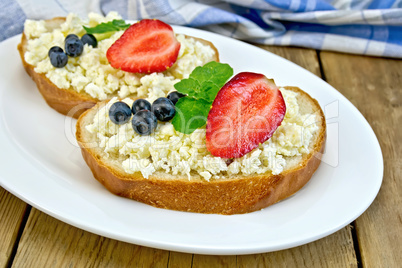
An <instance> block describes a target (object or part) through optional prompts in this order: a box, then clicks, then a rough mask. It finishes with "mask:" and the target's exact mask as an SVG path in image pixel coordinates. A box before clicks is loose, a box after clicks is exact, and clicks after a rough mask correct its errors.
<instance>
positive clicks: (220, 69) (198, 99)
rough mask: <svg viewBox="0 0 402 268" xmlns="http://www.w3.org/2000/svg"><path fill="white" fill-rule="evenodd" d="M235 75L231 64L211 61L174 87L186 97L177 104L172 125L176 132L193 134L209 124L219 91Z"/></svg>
mask: <svg viewBox="0 0 402 268" xmlns="http://www.w3.org/2000/svg"><path fill="white" fill-rule="evenodd" d="M232 75H233V69H232V67H230V66H229V64H224V63H219V62H215V61H211V62H209V63H207V64H205V65H204V66H202V67H201V66H199V67H197V68H195V69H194V70H193V72H192V73H191V74H190V76H189V78H187V79H183V80H181V81H180V82H178V83H176V84H175V85H174V87H175V89H176V90H177V91H178V92H180V93H183V94H187V96H186V97H183V98H181V99H179V101H178V102H177V103H176V115H175V116H174V118H173V120H172V124H173V126H174V128H175V129H176V131H179V132H182V133H185V134H191V133H192V132H194V130H196V129H197V128H200V127H202V126H204V125H205V124H206V122H207V117H208V113H209V110H210V109H211V106H212V102H213V101H214V99H215V97H216V95H217V94H218V92H219V90H220V89H221V88H222V87H223V85H224V84H225V83H226V81H227V80H228V79H229V78H230V77H231V76H232Z"/></svg>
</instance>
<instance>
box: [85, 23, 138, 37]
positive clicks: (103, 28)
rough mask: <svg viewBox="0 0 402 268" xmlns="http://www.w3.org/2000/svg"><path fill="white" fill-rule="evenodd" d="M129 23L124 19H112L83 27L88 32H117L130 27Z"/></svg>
mask: <svg viewBox="0 0 402 268" xmlns="http://www.w3.org/2000/svg"><path fill="white" fill-rule="evenodd" d="M130 26H131V24H129V23H126V22H125V21H124V20H112V21H109V22H103V23H101V24H98V25H96V26H95V27H86V26H82V27H84V29H85V31H86V32H87V33H88V34H103V33H108V32H117V31H121V30H125V29H127V28H128V27H130Z"/></svg>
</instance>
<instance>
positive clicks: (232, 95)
mask: <svg viewBox="0 0 402 268" xmlns="http://www.w3.org/2000/svg"><path fill="white" fill-rule="evenodd" d="M285 113H286V105H285V101H284V100H283V97H282V93H281V92H280V91H279V89H278V87H277V86H276V85H275V83H274V81H273V80H272V79H268V78H266V77H265V76H264V75H262V74H257V73H249V72H243V73H239V74H237V75H236V76H234V77H233V78H232V79H231V80H230V81H229V82H227V83H226V84H225V85H224V86H223V87H222V88H221V90H220V91H219V92H218V94H217V96H216V98H215V100H214V102H213V104H212V108H211V110H210V111H209V114H208V120H207V134H206V145H207V149H208V151H209V152H210V153H211V154H212V155H214V156H219V157H223V158H237V157H242V156H243V155H245V154H246V153H248V152H250V151H252V150H253V149H254V148H256V147H258V145H259V144H260V143H263V142H264V141H266V140H268V139H269V138H270V137H271V136H272V134H273V133H274V131H275V130H276V129H277V128H278V126H280V124H281V122H282V120H283V118H284V116H285Z"/></svg>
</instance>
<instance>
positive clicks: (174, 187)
mask: <svg viewBox="0 0 402 268" xmlns="http://www.w3.org/2000/svg"><path fill="white" fill-rule="evenodd" d="M287 89H289V90H292V91H295V92H298V93H299V94H301V95H302V96H303V97H304V98H308V99H309V100H310V104H311V105H312V109H313V110H314V111H315V112H316V114H317V115H318V116H319V117H320V121H319V122H318V124H319V129H320V130H319V133H318V134H317V136H316V139H315V141H314V144H313V146H312V147H311V150H310V153H309V154H307V155H305V156H303V158H302V161H300V163H299V165H297V166H295V167H293V168H291V169H289V170H285V171H284V172H282V173H281V174H278V175H272V174H261V175H249V176H243V177H240V178H239V176H237V177H232V178H225V179H219V180H211V181H209V182H208V181H203V180H188V178H187V177H186V176H180V175H177V176H173V175H171V176H170V178H168V179H166V178H163V177H162V176H158V174H154V175H151V176H150V177H149V178H148V179H145V178H144V177H142V175H141V173H140V172H137V173H134V174H127V173H125V172H124V171H121V170H118V169H116V168H114V167H113V166H112V165H111V164H110V163H109V162H107V161H106V160H105V159H103V158H102V156H101V155H100V154H99V151H97V150H96V149H93V148H91V147H90V146H87V144H88V143H90V142H91V140H88V132H87V130H86V129H85V122H88V121H87V120H88V118H89V117H91V116H93V115H91V114H90V113H92V114H94V113H96V112H94V110H96V109H97V108H98V107H94V109H91V110H88V111H86V112H85V113H84V114H82V116H81V117H80V118H79V120H78V121H77V128H76V129H77V132H76V137H77V141H78V144H79V145H80V147H81V151H82V155H83V157H84V160H85V161H86V163H87V164H88V166H89V168H90V169H91V171H92V173H93V175H94V177H95V178H96V179H97V180H98V181H99V182H100V183H101V184H103V185H104V186H105V187H106V188H107V189H108V190H109V191H110V192H112V193H114V194H116V195H119V196H123V197H127V198H131V199H134V200H136V201H139V202H143V203H146V204H149V205H152V206H155V207H159V208H165V209H172V210H179V211H189V212H198V213H215V214H226V215H230V214H241V213H248V212H252V211H256V210H260V209H262V208H265V207H267V206H269V205H272V204H274V203H276V202H278V201H280V200H283V199H285V198H287V197H289V196H291V195H293V194H294V193H296V192H297V191H298V190H300V189H301V188H302V187H303V186H304V185H305V184H306V183H307V182H308V181H309V180H310V178H311V177H312V175H313V173H314V172H315V171H316V169H317V168H318V166H319V165H320V163H321V155H322V153H323V151H324V147H325V138H326V123H325V117H324V114H323V112H322V110H321V108H320V106H319V104H318V102H317V101H316V100H315V99H313V98H311V97H310V96H309V95H308V94H307V93H305V92H304V91H302V90H300V89H298V88H295V87H287ZM100 105H102V103H100V104H98V106H100Z"/></svg>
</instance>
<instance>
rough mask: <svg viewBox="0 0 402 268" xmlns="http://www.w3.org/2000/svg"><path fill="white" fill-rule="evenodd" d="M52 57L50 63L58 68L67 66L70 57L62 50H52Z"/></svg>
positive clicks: (50, 56)
mask: <svg viewBox="0 0 402 268" xmlns="http://www.w3.org/2000/svg"><path fill="white" fill-rule="evenodd" d="M49 58H50V63H51V64H52V65H53V66H54V67H56V68H61V67H64V66H66V64H67V61H68V57H67V54H66V53H64V52H63V50H61V51H58V50H57V51H52V52H51V53H50V55H49Z"/></svg>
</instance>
